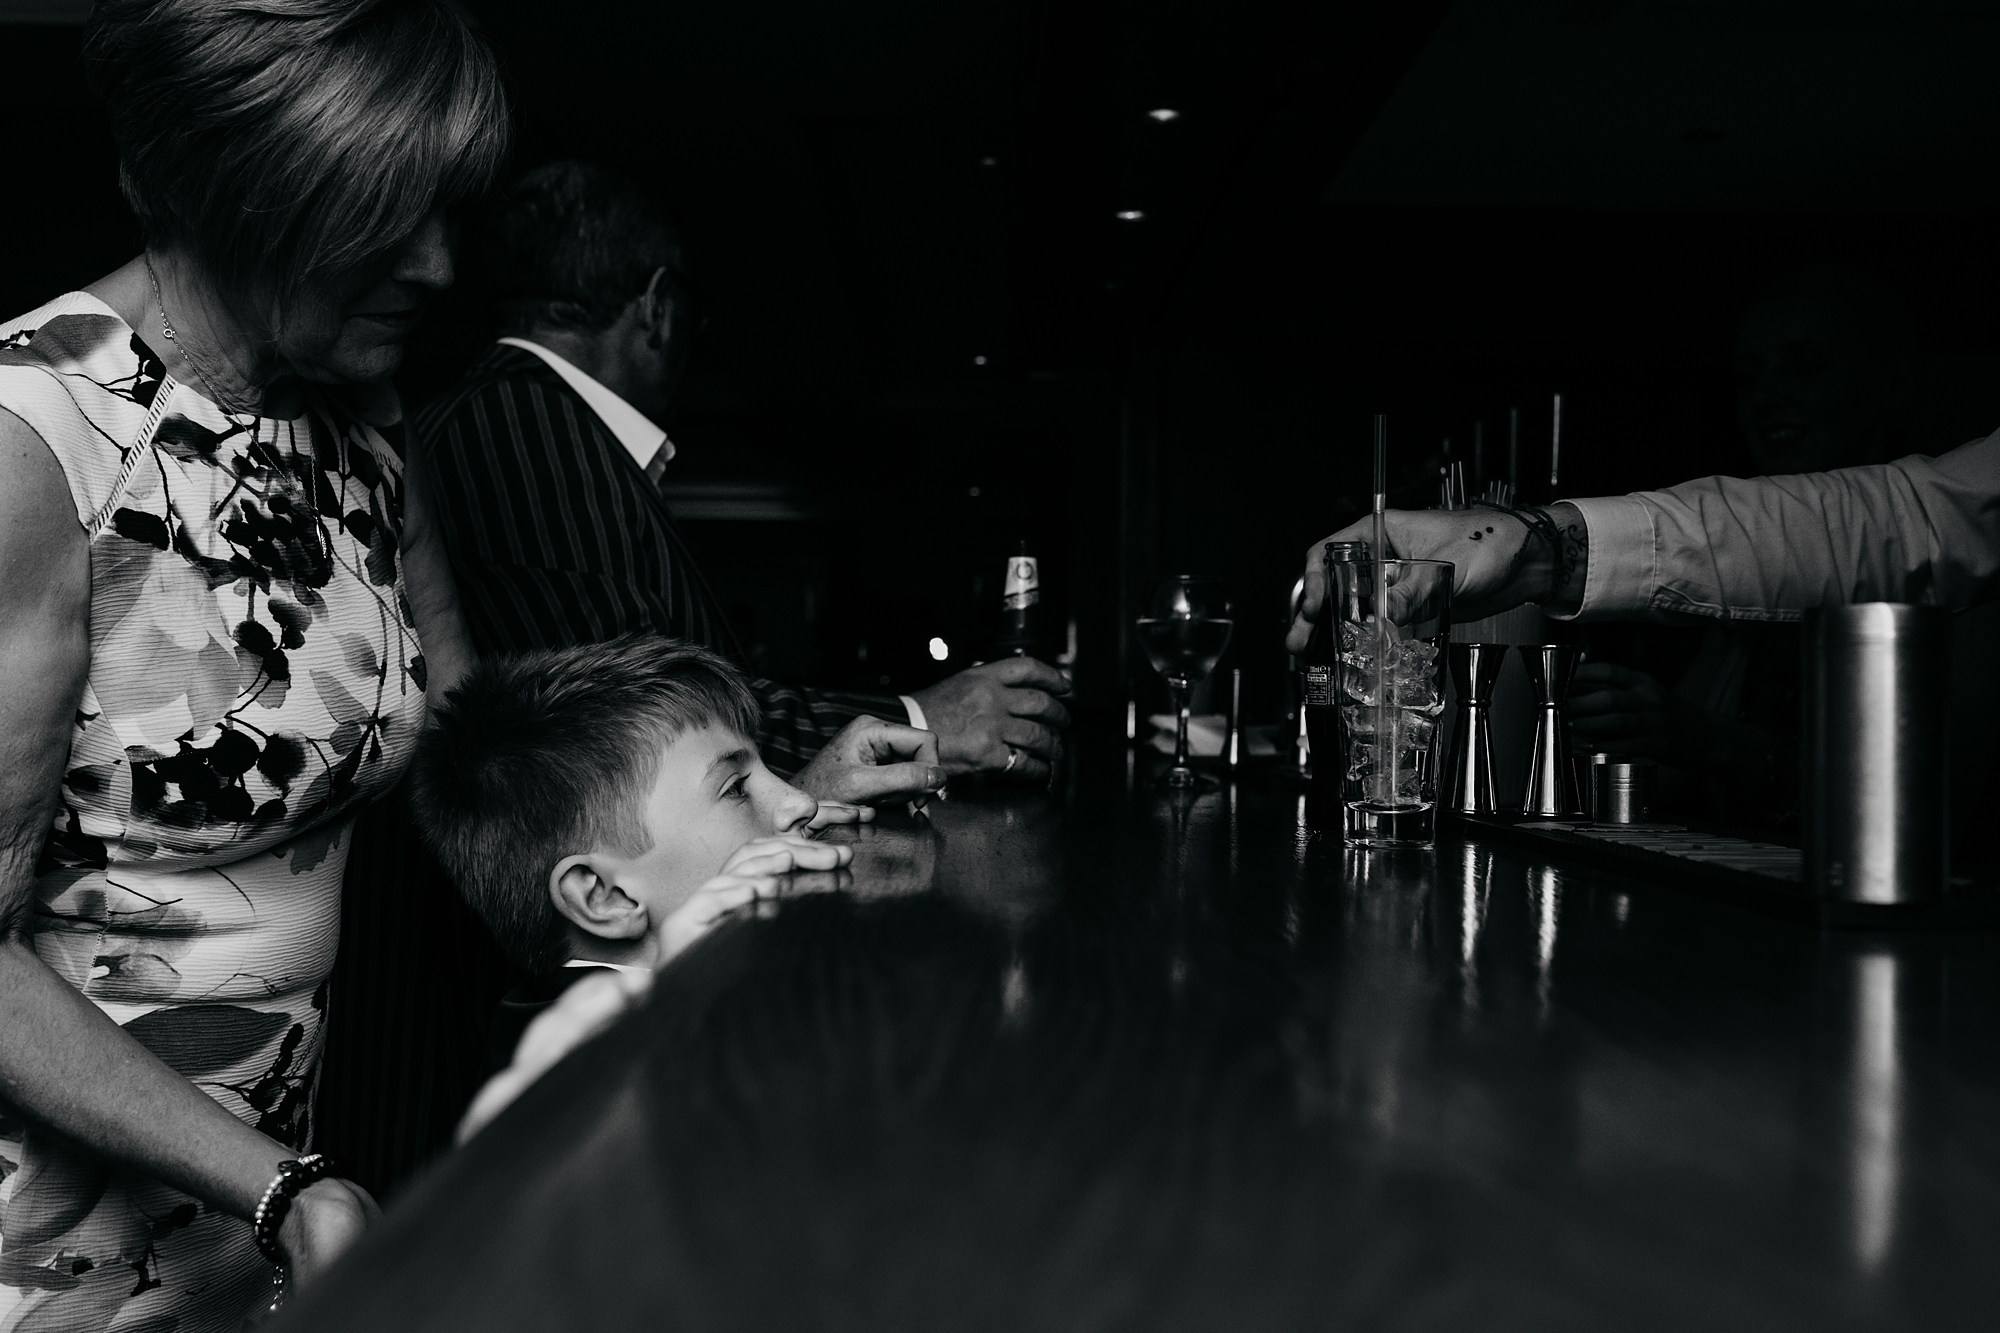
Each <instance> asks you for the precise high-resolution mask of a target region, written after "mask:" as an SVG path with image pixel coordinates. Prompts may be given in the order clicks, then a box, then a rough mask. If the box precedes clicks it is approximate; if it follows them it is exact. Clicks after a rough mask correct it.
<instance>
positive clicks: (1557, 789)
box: [1520, 643, 1583, 818]
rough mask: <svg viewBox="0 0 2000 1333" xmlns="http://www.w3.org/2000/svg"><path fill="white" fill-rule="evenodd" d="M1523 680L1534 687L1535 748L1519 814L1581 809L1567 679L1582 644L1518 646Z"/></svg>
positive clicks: (1568, 812) (1569, 812) (1580, 654)
mask: <svg viewBox="0 0 2000 1333" xmlns="http://www.w3.org/2000/svg"><path fill="white" fill-rule="evenodd" d="M1520 648H1521V657H1522V660H1523V661H1525V662H1526V663H1527V667H1528V683H1529V684H1530V685H1532V686H1533V687H1534V690H1535V748H1534V750H1533V751H1532V752H1531V753H1530V754H1529V757H1528V785H1527V787H1526V788H1525V789H1524V790H1523V791H1522V793H1521V813H1522V814H1524V815H1529V816H1541V817H1543V818H1550V817H1553V816H1558V815H1580V814H1582V813H1583V795H1582V792H1581V791H1580V790H1579V789H1578V787H1577V784H1576V765H1575V764H1574V763H1573V762H1571V760H1570V754H1569V717H1568V714H1567V713H1566V712H1565V711H1564V710H1565V708H1566V706H1567V705H1568V703H1569V680H1570V677H1571V676H1572V675H1574V674H1575V673H1576V665H1577V663H1578V662H1580V661H1581V660H1582V659H1583V650H1582V649H1581V648H1575V647H1570V646H1568V645H1564V644H1553V643H1540V644H1528V643H1524V644H1522V645H1520Z"/></svg>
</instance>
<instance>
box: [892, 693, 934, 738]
mask: <svg viewBox="0 0 2000 1333" xmlns="http://www.w3.org/2000/svg"><path fill="white" fill-rule="evenodd" d="M896 697H897V698H898V699H901V700H902V701H903V711H904V712H906V713H908V714H909V715H910V725H911V726H913V727H915V728H916V729H917V730H918V731H929V730H930V729H931V728H930V724H929V723H928V722H926V721H924V710H923V708H922V706H921V705H919V704H918V703H917V701H916V699H915V698H914V697H913V696H911V695H907V694H899V695H897V696H896Z"/></svg>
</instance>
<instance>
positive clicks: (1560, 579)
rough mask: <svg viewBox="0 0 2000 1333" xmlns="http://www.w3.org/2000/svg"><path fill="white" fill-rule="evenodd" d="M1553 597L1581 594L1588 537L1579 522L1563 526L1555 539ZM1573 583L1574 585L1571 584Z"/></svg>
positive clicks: (1588, 553) (1558, 598)
mask: <svg viewBox="0 0 2000 1333" xmlns="http://www.w3.org/2000/svg"><path fill="white" fill-rule="evenodd" d="M1555 556H1556V576H1555V580H1554V582H1555V597H1554V599H1553V600H1559V601H1562V600H1568V599H1569V598H1570V597H1581V596H1582V595H1583V586H1582V585H1583V571H1584V562H1585V560H1587V559H1588V558H1589V556H1590V537H1589V535H1588V534H1587V533H1585V532H1584V530H1583V524H1581V523H1568V524H1565V525H1564V526H1563V528H1562V529H1561V532H1560V534H1559V536H1558V539H1557V541H1556V551H1555ZM1572 585H1575V586H1572Z"/></svg>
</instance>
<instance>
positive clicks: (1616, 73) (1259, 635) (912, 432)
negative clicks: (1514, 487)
mask: <svg viewBox="0 0 2000 1333" xmlns="http://www.w3.org/2000/svg"><path fill="white" fill-rule="evenodd" d="M75 8H76V7H75V6H74V5H72V4H69V3H67V0H0V20H4V19H7V18H12V19H15V20H20V19H23V18H36V17H39V18H42V19H45V20H46V19H49V18H52V17H53V18H55V19H61V18H62V17H63V15H64V14H65V13H66V12H69V11H72V10H74V9H75ZM472 8H473V9H474V10H475V11H476V12H477V13H479V14H480V15H481V16H482V17H483V18H484V19H485V21H486V22H487V24H488V25H489V28H490V30H491V32H492V34H493V36H494V38H495V40H496V41H497V43H498V44H499V46H500V47H501V49H502V51H503V52H504V54H505V56H506V58H507V60H508V61H509V63H510V65H511V68H512V76H513V80H514V87H515V90H516V95H517V98H518V110H519V121H520V127H521V136H520V141H519V149H518V154H517V160H518V162H519V163H520V164H521V165H533V164H535V163H537V162H540V161H545V160H548V159H550V158H553V157H557V156H566V155H581V156H589V157H593V158H596V159H598V160H601V161H603V162H606V163H609V164H612V165H615V166H618V167H620V168H623V169H625V170H627V171H630V172H632V173H634V174H636V175H638V176H640V177H641V178H643V179H644V180H646V181H648V182H649V183H650V184H651V185H652V186H654V187H655V188H657V190H658V191H659V192H660V194H661V196H662V198H663V199H665V200H666V201H668V202H669V203H670V205H671V206H672V208H673V209H674V210H675V212H676V214H677V215H678V216H679V218H680V219H681V222H682V225H683V227H684V230H685V233H686V237H687V242H688V246H689V251H690V259H691V268H692V270H693V273H694V276H695V278H696V281H697V283H698V285H699V286H700V287H701V288H702V290H703V291H704V292H705V293H706V295H707V297H708V301H709V309H708V311H707V314H708V324H707V328H706V331H705V334H704V337H703V341H702V343H701V345H700V347H699V349H698V352H697V354H696V357H695V361H694V365H693V368H692V371H691V378H690V383H689V385H688V388H687V391H686V393H685V394H684V396H683V398H682V400H681V402H680V403H679V405H678V408H677V410H676V415H675V418H674V420H673V421H671V422H670V423H669V425H670V427H671V431H672V434H673V436H674V438H675V440H676V441H677V442H678V444H679V447H680V454H679V457H678V458H677V459H676V461H675V462H674V464H673V465H672V469H671V471H670V473H669V479H670V483H671V485H672V487H673V489H674V494H675V504H676V509H677V512H679V513H680V514H681V515H682V516H683V518H684V519H685V520H686V523H687V528H688V531H689V536H690V539H691V541H692V542H693V543H694V545H695V547H696V549H697V551H698V552H699V553H700V556H701V558H702V561H703V565H704V568H705V570H706V572H707V574H708V576H709V577H710V579H711V580H712V581H713V582H714V583H715V584H717V585H718V587H719V589H720V590H721V591H722V594H723V596H724V598H725V600H726V601H727V602H728V603H729V604H730V607H731V610H732V614H733V615H734V616H735V617H736V618H738V619H739V621H740V622H741V623H740V625H739V628H740V629H741V630H742V631H743V634H744V637H745V639H746V641H749V642H753V643H755V644H756V645H758V646H757V649H756V652H757V654H758V657H759V661H758V663H757V665H759V666H760V667H762V668H763V669H765V670H766V671H769V672H772V673H775V674H780V675H789V676H794V677H799V678H805V679H812V680H816V681H818V682H821V683H825V684H845V685H853V686H869V687H879V686H880V685H882V684H885V683H886V684H889V685H893V686H895V687H897V688H900V689H908V688H912V687H915V686H918V685H921V684H924V683H926V682H928V681H929V680H931V679H934V678H935V677H936V676H938V675H941V674H943V673H944V672H946V671H949V670H953V669H956V668H958V667H960V666H963V665H965V664H967V663H968V662H970V661H971V660H973V659H974V658H976V657H979V656H983V655H984V653H985V650H986V646H987V641H988V636H989V635H990V632H991V623H992V620H993V618H994V616H993V612H994V603H995V602H996V601H997V597H998V586H997V584H998V576H999V573H1000V570H1001V566H1002V560H1003V557H1004V556H1005V554H1006V553H1007V552H1008V551H1010V550H1011V549H1012V542H1013V541H1014V540H1016V539H1017V538H1020V537H1026V538H1028V539H1029V540H1031V541H1032V542H1033V544H1034V548H1035V550H1036V551H1037V553H1038V554H1040V555H1041V556H1042V557H1043V561H1044V566H1043V567H1044V571H1045V572H1044V579H1045V582H1046V584H1047V591H1048V595H1049V598H1050V603H1051V609H1052V610H1053V611H1054V612H1055V613H1056V620H1057V622H1058V626H1057V633H1058V635H1060V632H1061V622H1063V621H1064V620H1066V619H1068V618H1070V617H1072V616H1073V617H1074V619H1075V621H1076V624H1077V632H1078V642H1079V652H1078V657H1077V661H1076V671H1077V678H1078V684H1079V688H1080V691H1081V692H1082V695H1083V698H1084V701H1085V702H1086V703H1087V704H1088V705H1091V706H1095V707H1102V708H1104V709H1107V710H1108V709H1111V708H1115V707H1117V706H1118V705H1119V703H1120V701H1121V700H1122V698H1123V695H1124V690H1125V687H1126V682H1127V681H1128V680H1131V679H1133V678H1134V675H1135V666H1134V665H1133V664H1131V663H1128V662H1127V661H1126V652H1127V648H1126V644H1127V636H1126V634H1125V633H1124V631H1123V629H1122V626H1123V625H1124V624H1126V623H1127V622H1128V621H1129V618H1130V617H1131V616H1132V615H1133V614H1135V605H1134V602H1135V599H1136V598H1137V597H1138V596H1140V595H1142V594H1143V591H1144V588H1145V587H1146V585H1147V583H1148V582H1149V581H1150V579H1151V578H1152V577H1153V576H1154V575H1155V574H1156V573H1158V572H1161V571H1166V570H1175V569H1190V570H1195V569H1198V570H1203V571H1214V572H1218V573H1221V574H1223V575H1224V576H1226V577H1227V578H1228V580H1229V582H1230V585H1231V587H1232V588H1233V589H1234V593H1235V597H1236V601H1237V608H1238V610H1237V614H1238V620H1239V627H1238V633H1237V642H1236V646H1235V647H1233V648H1232V649H1231V653H1230V659H1229V660H1226V661H1225V663H1224V666H1225V668H1226V667H1227V666H1229V665H1231V664H1234V665H1240V666H1242V667H1243V668H1244V670H1245V674H1246V677H1247V679H1248V686H1249V704H1248V707H1249V711H1250V714H1251V716H1252V718H1253V719H1257V718H1270V717H1275V716H1276V714H1277V712H1278V709H1279V706H1280V704H1279V700H1280V679H1281V672H1282V669H1283V659H1282V654H1281V650H1280V648H1279V646H1278V634H1279V624H1280V621H1281V619H1282V616H1283V611H1284V598H1285V594H1286V591H1287V589H1288V588H1289V586H1290V583H1291V581H1292V578H1293V577H1294V576H1295V575H1296V572H1297V567H1298V565H1299V562H1300V555H1301V553H1302V551H1303V549H1304V548H1305V546H1306V544H1307V543H1308V542H1309V541H1310V540H1312V539H1313V538H1315V537H1318V536H1321V535H1324V534H1325V533H1326V532H1328V531H1330V530H1332V529H1333V528H1334V527H1336V526H1338V525H1340V524H1342V523H1345V522H1346V521H1347V520H1349V519H1350V518H1352V517H1354V516H1355V515H1356V514H1357V513H1358V512H1360V511H1361V510H1362V509H1363V508H1364V507H1365V504H1366V492H1367V490H1368V475H1367V452H1366V446H1367V438H1368V431H1369V421H1370V418H1371V415H1372V414H1373V413H1375V412H1386V413H1388V414H1389V417H1390V423H1391V442H1392V455H1393V460H1394V462H1393V471H1394V473H1395V477H1396V481H1397V487H1398V499H1400V500H1401V501H1402V502H1404V503H1407V504H1423V503H1430V502H1431V501H1432V500H1433V499H1434V495H1435V491H1434V486H1433V483H1432V481H1431V478H1432V477H1434V475H1435V472H1434V469H1435V464H1436V461H1437V458H1438V456H1439V453H1440V449H1441V445H1442V441H1443V439H1444V437H1446V436H1450V437H1452V438H1453V439H1454V441H1456V444H1457V447H1458V448H1459V449H1460V450H1465V449H1467V448H1468V447H1469V443H1470V439H1471V435H1472V431H1473V426H1474V423H1475V422H1476V421H1481V420H1483V421H1484V422H1485V423H1486V430H1487V444H1488V453H1487V456H1488V459H1489V472H1495V471H1496V470H1497V466H1496V463H1495V460H1497V459H1498V458H1500V457H1502V456H1503V452H1504V438H1505V430H1506V428H1505V420H1506V414H1507V411H1508V409H1509V408H1510V407H1518V408H1519V409H1520V410H1521V419H1522V437H1523V444H1522V454H1523V462H1522V472H1523V474H1524V476H1523V481H1524V490H1525V492H1526V494H1527V496H1528V498H1530V499H1539V498H1543V497H1544V496H1546V494H1547V492H1548V489H1549V487H1548V473H1547V450H1548V429H1549V399H1550V395H1551V394H1552V393H1553V392H1557V391H1560V392H1562V393H1563V394H1564V395H1565V403H1566V408H1565V418H1566V420H1565V432H1564V439H1565V447H1564V460H1565V465H1564V470H1563V478H1562V488H1563V489H1564V490H1565V491H1568V492H1570V493H1592V492H1603V491H1621V490H1628V489H1633V488H1638V487H1644V486H1653V485H1661V484H1666V483H1670V482H1674V481H1678V480H1682V479H1685V478H1687V477H1690V476H1696V475H1702V474H1705V473H1709V472H1714V471H1741V470H1744V469H1745V468H1746V467H1747V459H1746V457H1745V456H1744V455H1743V453H1742V450H1741V446H1740V443H1739V441H1738V439H1737V435H1736V431H1735V427H1734V423H1733V419H1732V392H1733V386H1732V383H1731V378H1730V363H1729V350H1730V338H1731V332H1732V327H1733V324H1734V321H1735V318H1736V314H1737V311H1738V310H1739V308H1740V307H1741V305H1742V303H1743V301H1744V299H1745V298H1746V297H1747V296H1748V295H1749V294H1750V293H1751V292H1752V291H1754V290H1755V289H1756V288H1757V287H1758V286H1759V285H1761V284H1762V283H1763V282H1765V281H1767V280H1769V279H1770V278H1772V277H1774V276H1776V275H1777V274H1778V273H1780V272H1782V271H1783V270H1785V269H1786V268H1789V267H1791V266H1793V265H1795V264H1798V263H1801V262H1804V261H1807V260H1813V259H1836V260H1841V261H1845V262H1848V263H1852V264H1856V265H1859V266H1862V267H1864V268H1868V269H1870V270H1872V271H1874V272H1876V273H1878V274H1880V275H1881V276H1883V277H1884V278H1886V279H1888V280H1889V281H1891V282H1892V283H1894V284H1895V285H1896V286H1897V288H1898V289H1899V290H1900V291H1901V292H1902V294H1903V295H1904V297H1905V299H1906V300H1907V301H1908V302H1909V304H1910V306H1911V308H1912V310H1913V312H1914V314H1915V317H1916V321H1917V329H1918V336H1919V341H1920V344H1921V349H1922V368H1921V374H1920V380H1921V383H1922V385H1923V389H1922V392H1921V393H1920V395H1919V402H1918V407H1917V410H1916V411H1915V412H1913V414H1912V418H1911V421H1910V422H1909V424H1908V433H1909V437H1910V443H1911V446H1912V447H1913V448H1921V449H1924V450H1926V451H1933V452H1934V451H1939V450H1942V449H1944V448H1949V447H1951V446H1953V445H1955V444H1958V443H1962V442H1963V441H1964V440H1966V439H1969V438H1972V437H1973V436H1976V435H1980V434H1984V433H1986V432H1987V431H1989V430H1991V429H1992V428H1993V427H1994V426H1996V425H2000V384H1996V382H1995V370H1996V367H2000V333H1996V331H1995V330H1994V328H1993V325H1992V321H1991V320H1990V318H1989V316H1988V311H1989V309H1990V307H1991V305H1992V299H1993V294H1994V292H1995V290H1996V286H1997V285H2000V273H1996V264H1995V259H1994V254H1993V249H1994V248H1993V244H1992V236H1993V234H1994V224H1995V222H1996V220H2000V173H1996V172H1995V170H1994V167H1995V164H1996V158H2000V153H1996V149H2000V84H1996V83H1995V81H1994V80H1992V78H1991V75H1990V71H1991V68H1992V64H1993V58H1994V56H1995V55H1996V54H2000V6H1992V5H1965V4H1957V3H1950V2H1949V0H1898V2H1897V3H1889V0H1821V2H1820V3H1815V4H1803V3H1791V2H1789V0H1737V2H1736V3H1732V4H1727V5H1724V4H1719V3H1700V2H1698V0H1461V3H1458V4H1455V5H1454V4H1448V3H1442V2H1441V0H1396V2H1395V3H1388V2H1386V0H1381V2H1378V3H1371V4H1338V3H1275V2H1272V0H1232V3H1230V4H1227V5H1218V4H1213V3H1210V4H1200V5H1197V4H1193V3H1187V2H1186V0H1151V2H1150V3H1143V4H1141V3H1127V4H1116V3H1104V2H1102V0H963V2H959V3H941V2H940V0H857V3H851V4H846V5H840V6H828V5H817V4H805V3H796V2H793V3H786V2H783V0H730V2H729V3H726V4H723V3H709V4H703V5H691V4H685V3H674V4H658V5H645V6H641V5H636V4H632V5H610V4H604V3H589V2H586V0H572V3H569V4H567V5H564V6H561V7H550V6H547V5H544V4H529V3H526V2H525V0H485V2H483V3H474V4H473V6H472ZM77 39H78V34H77V29H76V28H75V26H74V25H73V24H65V23H62V22H39V23H21V22H14V23H0V86H4V87H6V88H7V89H8V90H9V103H10V107H9V110H10V116H9V120H10V130H11V132H10V133H9V135H8V142H9V147H8V159H9V162H8V172H7V180H8V186H7V194H8V198H7V200H6V204H7V206H6V207H5V208H4V209H0V255H5V256H6V259H5V261H4V263H0V309H4V310H5V311H6V312H7V313H8V314H12V313H16V312H20V311H24V310H26V309H28V308H30V307H32V306H34V305H36V304H38V303H40V302H41V301H43V300H45V299H47V298H48V297H49V296H51V295H53V294H55V293H57V292H59V291H63V290H66V289H69V288H72V287H75V286H78V285H80V284H82V283H85V282H88V281H90V280H91V279H93V278H95V277H97V276H99V275H100V274H102V273H103V272H105V271H107V270H109V269H111V268H113V267H115V266H116V265H117V264H119V263H120V262H122V261H123V260H124V259H125V258H127V257H129V255H130V254H131V253H133V251H134V250H135V247H136V244H137V237H136V234H135V231H134V228H133V225H132V223H131V220H130V218H129V217H128V215H127V214H126V212H125V210H124V208H123V205H122V203H121V202H120V201H119V199H118V196H117V191H116V182H115V165H114V162H113V158H112V154H111V151H110V147H109V144H108V143H107V142H106V140H105V138H104V135H103V132H102V128H101V125H100V124H99V123H98V121H97V120H96V118H95V113H94V111H93V109H92V106H91V101H90V98H89V95H88V93H87V91H86V90H85V89H84V87H83V85H82V80H81V77H80V74H79V71H78V68H77V64H76V46H77ZM1158 108H1171V109H1172V110H1174V111H1176V112H1177V113H1178V115H1177V116H1176V117H1175V118H1173V119H1171V120H1164V121H1162V120H1157V119H1154V118H1151V117H1149V116H1148V114H1147V113H1148V112H1149V111H1152V110H1154V109H1158ZM218 188H227V183H226V182H219V183H218ZM1130 210H1138V211H1140V212H1142V213H1143V214H1144V216H1143V218H1141V219H1137V220H1121V219H1120V218H1119V217H1118V216H1117V215H1118V214H1119V213H1120V212H1122V211H1130ZM477 289H478V275H477V274H469V275H467V280H466V281H465V282H463V283H462V284H461V289H460V291H459V292H458V293H457V294H455V295H454V297H453V298H451V299H450V300H448V301H447V302H446V303H445V304H444V305H443V306H442V307H441V308H440V309H439V310H438V311H437V313H436V315H435V317H434V318H433V319H432V320H431V321H430V323H429V324H428V325H427V326H426V327H425V329H424V330H423V331H422V332H421V333H420V334H419V336H418V339H417V341H416V342H415V344H414V345H413V346H412V348H411V354H410V358H409V361H408V364H407V366H406V370H405V374H404V376H403V387H404V390H405V395H406V397H407V398H409V399H411V400H413V401H421V400H422V399H423V398H424V397H426V396H427V395H429V394H431V393H433V392H435V391H437V389H439V388H440V387H441V386H442V385H444V384H446V383H448V382H449V380H450V378H451V377H452V376H453V375H454V374H456V373H457V371H458V370H459V369H460V368H461V367H462V366H463V365H464V364H465V363H466V361H468V360H469V359H470V357H471V356H472V355H474V354H476V352H477V351H478V349H479V348H480V346H481V345H482V343H483V341H484V339H485V337H486V330H485V329H484V328H483V325H482V314H481V302H480V300H479V298H478V290H477ZM981 358H983V360H982V359H981ZM933 636H937V637H940V638H943V639H944V640H945V641H946V642H947V643H948V644H949V645H950V650H951V656H950V658H949V660H948V661H947V662H945V663H941V664H940V663H934V662H932V661H931V660H930V658H929V656H928V655H927V653H926V651H925V644H926V642H927V641H928V640H929V639H930V638H931V637H933ZM1147 674H1148V673H1146V672H1145V670H1144V665H1143V662H1140V663H1138V664H1137V665H1136V675H1137V676H1139V677H1146V676H1147ZM1140 683H1141V686H1142V688H1144V689H1147V690H1151V689H1153V688H1155V685H1156V683H1155V682H1153V681H1152V680H1150V678H1148V679H1145V680H1142V681H1141V682H1140Z"/></svg>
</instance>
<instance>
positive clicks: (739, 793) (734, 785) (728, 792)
mask: <svg viewBox="0 0 2000 1333" xmlns="http://www.w3.org/2000/svg"><path fill="white" fill-rule="evenodd" d="M722 794H723V796H724V798H726V799H728V800H732V801H741V800H745V799H747V798H748V797H749V795H750V775H749V774H748V773H738V774H737V775H736V776H735V777H733V778H731V779H729V781H728V783H727V784H725V785H724V786H723V788H722Z"/></svg>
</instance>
